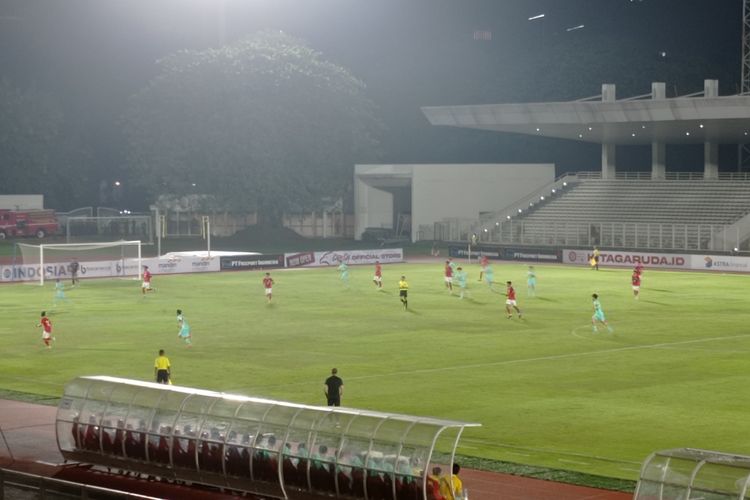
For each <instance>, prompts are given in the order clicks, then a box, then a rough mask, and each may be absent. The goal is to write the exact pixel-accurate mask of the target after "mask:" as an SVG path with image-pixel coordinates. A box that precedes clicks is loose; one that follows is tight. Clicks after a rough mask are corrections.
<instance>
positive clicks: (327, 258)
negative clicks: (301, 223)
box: [284, 248, 404, 267]
mask: <svg viewBox="0 0 750 500" xmlns="http://www.w3.org/2000/svg"><path fill="white" fill-rule="evenodd" d="M284 259H285V261H286V267H321V266H338V265H339V264H340V263H341V262H346V263H347V264H349V265H356V264H374V263H375V261H380V263H382V264H392V263H394V262H403V261H404V249H403V248H379V249H377V250H331V251H327V252H298V253H285V254H284Z"/></svg>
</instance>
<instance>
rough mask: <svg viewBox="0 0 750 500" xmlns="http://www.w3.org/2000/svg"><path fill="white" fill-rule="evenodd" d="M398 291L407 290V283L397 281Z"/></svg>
mask: <svg viewBox="0 0 750 500" xmlns="http://www.w3.org/2000/svg"><path fill="white" fill-rule="evenodd" d="M398 289H399V290H408V289H409V283H407V282H406V280H399V282H398Z"/></svg>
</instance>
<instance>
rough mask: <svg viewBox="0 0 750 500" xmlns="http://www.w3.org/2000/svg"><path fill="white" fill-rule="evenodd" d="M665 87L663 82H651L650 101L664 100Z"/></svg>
mask: <svg viewBox="0 0 750 500" xmlns="http://www.w3.org/2000/svg"><path fill="white" fill-rule="evenodd" d="M666 98H667V86H666V84H665V83H664V82H651V99H666Z"/></svg>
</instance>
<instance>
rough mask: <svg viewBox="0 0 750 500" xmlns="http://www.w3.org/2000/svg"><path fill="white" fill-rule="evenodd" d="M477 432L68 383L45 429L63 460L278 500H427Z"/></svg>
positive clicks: (136, 387)
mask: <svg viewBox="0 0 750 500" xmlns="http://www.w3.org/2000/svg"><path fill="white" fill-rule="evenodd" d="M479 425H480V424H476V423H468V422H459V421H453V420H442V419H436V418H425V417H414V416H408V415H399V414H393V413H381V412H374V411H367V410H359V409H353V408H334V407H319V406H310V405H300V404H295V403H288V402H283V401H274V400H269V399H263V398H253V397H247V396H238V395H232V394H225V393H219V392H213V391H206V390H202V389H192V388H187V387H177V386H170V385H161V384H155V383H151V382H141V381H135V380H129V379H122V378H115V377H107V376H96V377H79V378H76V379H73V380H72V381H71V382H69V383H68V384H67V385H66V387H65V390H64V394H63V397H62V398H61V400H60V405H59V407H58V411H57V418H56V426H55V430H56V436H57V443H58V447H59V449H60V452H61V453H62V455H63V457H65V459H66V460H75V461H80V462H88V463H93V464H97V465H102V466H107V467H114V468H119V469H127V470H132V471H136V472H141V473H144V474H150V475H156V476H159V477H164V478H169V479H174V480H182V481H187V482H194V483H202V484H207V485H211V486H215V487H218V488H230V489H234V490H239V491H246V492H250V493H254V494H259V495H264V496H270V497H275V498H284V499H286V498H292V499H293V498H309V496H310V494H313V495H323V496H328V497H332V498H346V499H364V500H387V499H394V500H406V499H409V500H417V499H423V500H427V498H428V488H427V486H428V485H427V483H428V474H429V471H431V470H432V465H441V466H445V467H446V469H445V470H447V471H448V472H450V469H451V468H452V465H453V459H454V457H455V452H456V447H457V445H458V441H459V439H460V437H461V434H462V432H463V430H464V429H465V428H466V427H477V426H479ZM438 457H440V458H438ZM448 457H449V458H448ZM448 477H450V474H448Z"/></svg>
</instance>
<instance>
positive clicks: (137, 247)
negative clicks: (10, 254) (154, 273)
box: [14, 241, 142, 285]
mask: <svg viewBox="0 0 750 500" xmlns="http://www.w3.org/2000/svg"><path fill="white" fill-rule="evenodd" d="M16 245H17V248H18V249H19V252H18V254H17V256H16V259H15V265H14V268H15V269H14V272H15V273H17V274H18V276H17V278H18V279H19V280H21V281H26V282H35V283H39V284H40V285H44V282H45V281H47V280H55V279H58V278H59V279H70V278H71V277H72V272H73V269H75V268H76V267H77V268H78V271H77V276H78V278H111V277H127V276H130V277H137V278H139V279H140V277H141V267H142V264H141V242H140V241H111V242H104V243H58V244H54V243H53V244H47V245H29V244H26V243H16ZM76 264H77V266H76Z"/></svg>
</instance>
